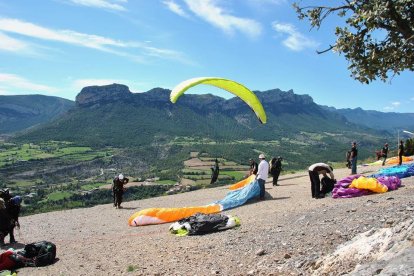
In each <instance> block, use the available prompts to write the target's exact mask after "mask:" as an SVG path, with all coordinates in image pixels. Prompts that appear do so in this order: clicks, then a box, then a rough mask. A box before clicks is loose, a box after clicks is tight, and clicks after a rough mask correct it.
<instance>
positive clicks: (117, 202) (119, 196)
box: [113, 190, 124, 207]
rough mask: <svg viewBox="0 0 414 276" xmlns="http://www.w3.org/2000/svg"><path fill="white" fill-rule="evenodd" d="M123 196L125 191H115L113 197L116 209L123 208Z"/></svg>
mask: <svg viewBox="0 0 414 276" xmlns="http://www.w3.org/2000/svg"><path fill="white" fill-rule="evenodd" d="M123 195H124V191H122V190H114V193H113V197H114V206H115V207H119V206H121V203H122V196H123Z"/></svg>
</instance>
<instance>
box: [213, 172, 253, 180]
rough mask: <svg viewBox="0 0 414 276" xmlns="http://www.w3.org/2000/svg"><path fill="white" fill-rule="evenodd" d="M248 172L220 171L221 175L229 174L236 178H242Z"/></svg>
mask: <svg viewBox="0 0 414 276" xmlns="http://www.w3.org/2000/svg"><path fill="white" fill-rule="evenodd" d="M246 173H247V172H244V173H243V172H238V171H220V174H221V175H228V176H231V177H234V179H236V180H240V179H242V178H243V177H244V176H245V175H246Z"/></svg>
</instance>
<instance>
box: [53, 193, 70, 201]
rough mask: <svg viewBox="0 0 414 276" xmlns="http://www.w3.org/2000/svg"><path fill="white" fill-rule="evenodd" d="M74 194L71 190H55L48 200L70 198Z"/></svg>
mask: <svg viewBox="0 0 414 276" xmlns="http://www.w3.org/2000/svg"><path fill="white" fill-rule="evenodd" d="M71 195H72V193H70V192H53V193H51V194H49V195H48V196H47V199H48V200H51V201H57V200H61V199H64V198H68V197H70V196H71Z"/></svg>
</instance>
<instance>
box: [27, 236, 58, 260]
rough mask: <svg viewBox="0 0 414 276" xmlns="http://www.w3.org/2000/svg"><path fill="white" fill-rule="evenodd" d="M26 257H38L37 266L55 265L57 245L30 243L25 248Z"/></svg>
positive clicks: (44, 242) (42, 242) (46, 242)
mask: <svg viewBox="0 0 414 276" xmlns="http://www.w3.org/2000/svg"><path fill="white" fill-rule="evenodd" d="M24 251H25V257H26V258H34V257H36V261H35V266H46V265H50V264H53V263H54V262H55V258H56V245H55V244H54V243H52V242H48V241H40V242H34V243H29V244H26V245H25V246H24Z"/></svg>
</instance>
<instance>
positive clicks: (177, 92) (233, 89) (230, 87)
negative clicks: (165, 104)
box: [170, 77, 267, 124]
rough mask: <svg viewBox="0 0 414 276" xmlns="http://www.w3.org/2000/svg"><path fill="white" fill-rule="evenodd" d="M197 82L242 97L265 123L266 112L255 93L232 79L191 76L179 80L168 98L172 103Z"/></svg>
mask: <svg viewBox="0 0 414 276" xmlns="http://www.w3.org/2000/svg"><path fill="white" fill-rule="evenodd" d="M199 84H207V85H212V86H215V87H219V88H221V89H224V90H226V91H228V92H230V93H232V94H234V95H236V96H237V97H239V98H240V99H242V100H243V101H244V102H245V103H246V104H247V105H248V106H250V108H251V109H252V110H253V111H254V113H255V114H256V116H257V118H258V119H259V121H260V122H261V123H262V124H265V123H266V121H267V117H266V113H265V111H264V109H263V106H262V104H261V102H260V101H259V99H258V98H257V96H256V94H254V93H253V92H252V91H250V90H249V89H248V88H247V87H245V86H244V85H242V84H240V83H237V82H235V81H232V80H228V79H223V78H215V77H202V78H192V79H188V80H186V81H183V82H181V83H180V84H178V85H177V86H176V87H175V88H174V89H173V90H172V91H171V94H170V100H171V102H172V103H175V102H176V101H177V100H178V98H179V97H181V95H183V94H184V92H185V91H187V90H188V89H190V88H191V87H193V86H196V85H199Z"/></svg>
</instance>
